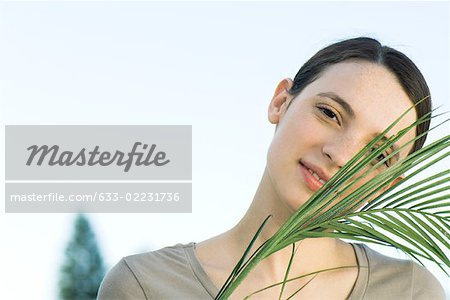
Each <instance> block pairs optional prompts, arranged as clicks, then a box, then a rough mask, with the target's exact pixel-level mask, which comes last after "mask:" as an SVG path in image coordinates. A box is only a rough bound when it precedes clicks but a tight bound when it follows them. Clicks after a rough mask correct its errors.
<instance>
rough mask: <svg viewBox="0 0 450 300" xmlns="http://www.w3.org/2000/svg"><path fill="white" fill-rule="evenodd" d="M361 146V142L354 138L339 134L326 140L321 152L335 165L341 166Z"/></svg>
mask: <svg viewBox="0 0 450 300" xmlns="http://www.w3.org/2000/svg"><path fill="white" fill-rule="evenodd" d="M362 147H363V145H362V143H361V142H358V140H357V139H355V138H352V137H344V136H339V137H336V138H334V139H332V140H328V141H327V142H326V143H325V144H324V145H323V147H322V152H323V155H325V156H326V157H327V159H329V161H330V162H331V163H332V164H333V165H334V166H335V167H338V168H342V167H343V166H344V165H345V164H346V163H347V162H348V161H349V160H350V159H351V158H352V157H353V156H355V155H356V153H358V151H359V150H361V148H362Z"/></svg>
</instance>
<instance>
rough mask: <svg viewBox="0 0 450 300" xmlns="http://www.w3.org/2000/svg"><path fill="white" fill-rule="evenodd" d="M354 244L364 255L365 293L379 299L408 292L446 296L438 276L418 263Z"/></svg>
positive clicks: (422, 296)
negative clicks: (383, 296) (366, 275)
mask: <svg viewBox="0 0 450 300" xmlns="http://www.w3.org/2000/svg"><path fill="white" fill-rule="evenodd" d="M356 245H358V246H359V247H360V249H363V251H364V253H365V255H366V257H367V262H368V282H367V288H366V292H372V293H374V295H376V297H373V298H376V299H381V298H378V297H380V296H381V294H383V295H386V296H387V295H391V296H393V295H395V294H396V293H399V294H400V293H401V294H402V295H405V293H409V294H410V296H411V297H410V298H411V299H436V300H438V299H445V292H444V289H443V287H442V285H441V284H440V283H439V281H438V280H437V278H436V277H435V276H434V275H433V274H432V273H431V272H430V271H429V270H427V269H426V268H425V267H423V266H422V265H420V264H419V263H417V262H415V261H412V260H409V259H399V258H394V257H390V256H387V255H384V254H381V253H379V252H377V251H375V250H374V249H372V248H370V247H368V246H367V245H364V244H356ZM370 298H372V297H370ZM394 298H395V297H394Z"/></svg>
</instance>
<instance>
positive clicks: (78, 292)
mask: <svg viewBox="0 0 450 300" xmlns="http://www.w3.org/2000/svg"><path fill="white" fill-rule="evenodd" d="M65 254H66V258H65V262H64V264H63V266H62V268H61V277H60V281H59V297H60V298H61V299H71V300H72V299H83V300H84V299H95V298H96V297H97V291H98V288H99V286H100V283H101V281H102V279H103V277H104V275H105V267H104V264H103V259H102V256H101V254H100V251H99V248H98V246H97V241H96V239H95V235H94V232H93V230H92V228H91V225H90V224H89V220H88V219H87V217H86V216H84V215H83V214H79V215H78V216H77V218H76V220H75V231H74V234H73V237H72V239H71V240H70V241H69V243H68V245H67V248H66V250H65Z"/></svg>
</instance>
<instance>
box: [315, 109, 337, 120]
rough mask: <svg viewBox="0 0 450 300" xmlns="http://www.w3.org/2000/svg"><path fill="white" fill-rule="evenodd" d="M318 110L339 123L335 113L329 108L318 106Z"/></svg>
mask: <svg viewBox="0 0 450 300" xmlns="http://www.w3.org/2000/svg"><path fill="white" fill-rule="evenodd" d="M319 109H320V111H321V112H322V113H323V114H324V115H325V116H326V117H327V118H329V119H332V120H335V121H336V122H338V123H339V120H338V117H337V115H336V114H335V113H334V112H333V111H332V110H331V109H328V108H326V107H319Z"/></svg>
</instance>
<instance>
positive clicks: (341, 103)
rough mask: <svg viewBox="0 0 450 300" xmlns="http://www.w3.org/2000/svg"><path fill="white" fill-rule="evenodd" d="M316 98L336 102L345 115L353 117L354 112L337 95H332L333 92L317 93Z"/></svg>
mask: <svg viewBox="0 0 450 300" xmlns="http://www.w3.org/2000/svg"><path fill="white" fill-rule="evenodd" d="M317 96H321V97H327V98H330V99H331V100H334V101H336V102H337V103H338V104H339V105H340V106H342V108H343V109H344V110H345V111H346V112H347V114H348V115H349V116H350V118H354V117H355V112H354V110H353V108H352V107H351V106H350V104H348V103H347V101H345V100H344V99H342V98H341V97H340V96H339V95H337V94H335V93H333V92H325V93H319V94H317Z"/></svg>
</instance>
